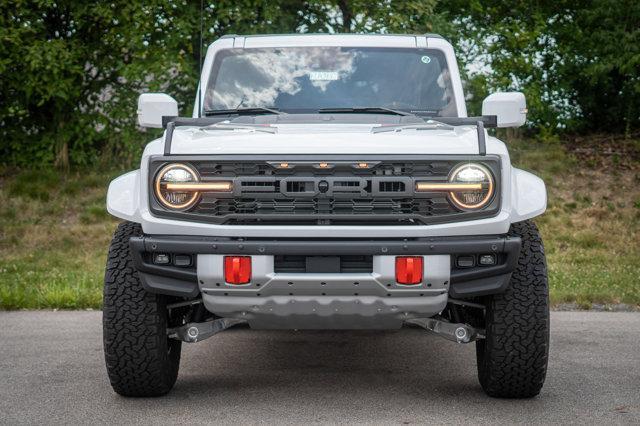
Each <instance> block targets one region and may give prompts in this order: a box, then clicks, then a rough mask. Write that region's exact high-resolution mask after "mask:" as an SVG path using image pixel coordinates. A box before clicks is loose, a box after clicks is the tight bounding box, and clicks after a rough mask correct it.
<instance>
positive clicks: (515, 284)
mask: <svg viewBox="0 0 640 426" xmlns="http://www.w3.org/2000/svg"><path fill="white" fill-rule="evenodd" d="M510 234H511V235H514V236H518V237H520V238H521V240H522V248H521V250H520V256H519V257H518V264H517V266H516V269H515V271H514V272H513V274H512V276H511V281H510V283H509V287H508V288H507V290H506V291H505V292H504V293H501V294H497V295H493V296H491V297H489V298H488V299H487V301H486V304H487V312H486V322H485V328H486V339H481V340H478V341H477V343H476V354H477V361H478V378H479V379H480V384H481V385H482V388H483V389H484V391H485V392H486V393H487V395H489V396H492V397H498V398H530V397H533V396H535V395H537V394H538V393H540V389H542V385H543V383H544V379H545V376H546V372H547V360H548V356H549V291H548V285H547V265H546V261H545V255H544V247H543V245H542V239H541V238H540V234H539V232H538V228H537V227H536V225H535V224H534V223H533V222H531V221H524V222H518V223H514V224H513V225H512V226H511V230H510Z"/></svg>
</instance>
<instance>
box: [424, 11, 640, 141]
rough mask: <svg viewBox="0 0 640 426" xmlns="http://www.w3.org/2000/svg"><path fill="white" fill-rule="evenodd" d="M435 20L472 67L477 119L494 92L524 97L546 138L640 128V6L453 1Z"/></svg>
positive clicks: (533, 121) (533, 122) (470, 86)
mask: <svg viewBox="0 0 640 426" xmlns="http://www.w3.org/2000/svg"><path fill="white" fill-rule="evenodd" d="M436 12H438V13H441V14H444V15H445V16H447V17H448V19H450V20H451V21H453V22H454V23H455V25H453V26H452V27H449V31H448V33H447V34H448V35H449V36H450V37H451V38H452V39H453V40H454V41H455V44H458V45H459V46H460V47H461V48H460V49H459V55H461V56H462V62H463V63H464V64H466V65H470V64H472V66H470V67H468V71H469V70H470V72H469V73H468V74H469V75H468V80H469V84H468V89H470V92H471V94H472V96H473V100H472V105H471V106H472V109H473V110H474V111H478V109H479V104H480V101H481V99H482V98H484V97H485V96H486V95H487V94H488V93H489V92H491V91H495V90H521V91H523V92H524V93H525V94H526V95H527V103H528V106H529V111H530V114H529V118H530V125H531V127H533V128H535V129H536V130H538V131H539V132H541V133H542V134H543V135H544V134H545V133H546V134H548V133H550V132H551V133H553V132H558V131H571V132H576V131H581V132H585V131H606V132H614V133H626V134H631V133H632V131H634V130H637V129H639V128H640V25H638V22H640V2H637V1H633V0H587V1H576V0H560V1H521V2H513V1H507V0H499V1H492V2H482V1H480V0H453V1H449V2H440V3H439V4H438V8H437V9H436ZM478 62H481V63H484V64H485V65H486V66H485V67H484V68H483V69H480V70H478V69H474V68H477V66H476V67H474V65H477V64H478Z"/></svg>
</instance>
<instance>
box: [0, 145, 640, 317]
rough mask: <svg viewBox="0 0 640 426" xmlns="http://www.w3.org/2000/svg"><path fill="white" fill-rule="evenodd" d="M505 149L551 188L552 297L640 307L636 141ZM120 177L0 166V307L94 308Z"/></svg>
mask: <svg viewBox="0 0 640 426" xmlns="http://www.w3.org/2000/svg"><path fill="white" fill-rule="evenodd" d="M593 146H595V147H596V149H595V150H594V149H593V148H591V147H593ZM567 147H569V148H568V149H567ZM509 149H510V152H511V155H512V161H513V162H514V164H516V165H518V166H519V167H521V168H523V169H525V170H530V171H533V172H535V173H536V174H538V175H539V176H541V177H542V178H543V179H544V180H545V182H546V184H547V187H548V191H549V207H548V210H547V212H546V214H545V215H543V216H541V217H540V218H538V219H537V220H536V222H537V223H538V225H539V227H540V229H541V232H542V235H543V238H544V241H545V246H546V252H547V260H548V265H549V278H550V287H551V299H552V301H553V302H554V303H565V302H570V303H577V304H578V305H579V306H581V307H584V308H589V307H590V306H591V305H592V304H593V303H605V304H607V303H611V304H614V303H626V304H630V305H636V306H638V305H640V261H638V259H640V189H639V188H640V164H639V161H638V153H640V141H637V140H632V141H628V140H627V141H623V142H620V141H615V140H610V139H606V140H605V141H604V142H602V143H600V141H599V140H587V141H571V142H570V143H565V144H559V143H540V142H536V141H532V140H521V141H512V142H510V143H509ZM117 174H119V173H118V172H111V173H107V172H93V171H92V172H76V173H71V174H61V173H57V172H55V171H51V170H32V171H20V172H17V171H15V170H11V169H1V170H0V199H2V200H3V203H2V204H0V309H41V308H55V309H84V308H95V309H98V308H100V306H101V300H102V278H103V273H104V272H103V271H104V263H105V258H106V252H107V249H108V246H109V240H110V239H111V234H112V233H113V230H114V229H115V227H116V225H117V223H118V221H117V220H116V219H114V218H111V217H110V216H109V215H108V213H107V212H106V209H105V207H104V205H105V194H106V188H107V185H108V182H109V180H110V179H111V178H113V177H114V176H115V175H117Z"/></svg>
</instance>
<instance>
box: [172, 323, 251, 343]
mask: <svg viewBox="0 0 640 426" xmlns="http://www.w3.org/2000/svg"><path fill="white" fill-rule="evenodd" d="M245 322H246V321H245V320H241V319H234V318H218V319H216V320H213V321H205V322H190V323H188V324H185V325H182V326H180V327H175V328H170V329H168V330H167V337H169V338H170V339H176V340H182V341H183V342H187V343H196V342H200V341H202V340H204V339H208V338H209V337H211V336H213V335H214V334H217V333H220V332H221V331H224V330H226V329H227V328H229V327H233V326H234V325H237V324H242V323H245Z"/></svg>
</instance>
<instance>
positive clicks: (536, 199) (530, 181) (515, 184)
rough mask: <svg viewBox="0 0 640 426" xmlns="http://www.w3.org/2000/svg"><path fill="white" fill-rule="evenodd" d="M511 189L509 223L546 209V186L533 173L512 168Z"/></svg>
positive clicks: (535, 214) (534, 215)
mask: <svg viewBox="0 0 640 426" xmlns="http://www.w3.org/2000/svg"><path fill="white" fill-rule="evenodd" d="M511 191H512V193H511V195H512V196H511V199H512V200H513V205H512V208H511V223H516V222H521V221H523V220H526V219H531V218H533V217H536V216H540V215H541V214H542V213H544V212H545V210H546V209H547V188H546V186H545V184H544V181H543V180H542V179H540V178H539V177H538V176H536V175H534V174H533V173H529V172H525V171H524V170H520V169H516V168H513V169H512V173H511Z"/></svg>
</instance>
